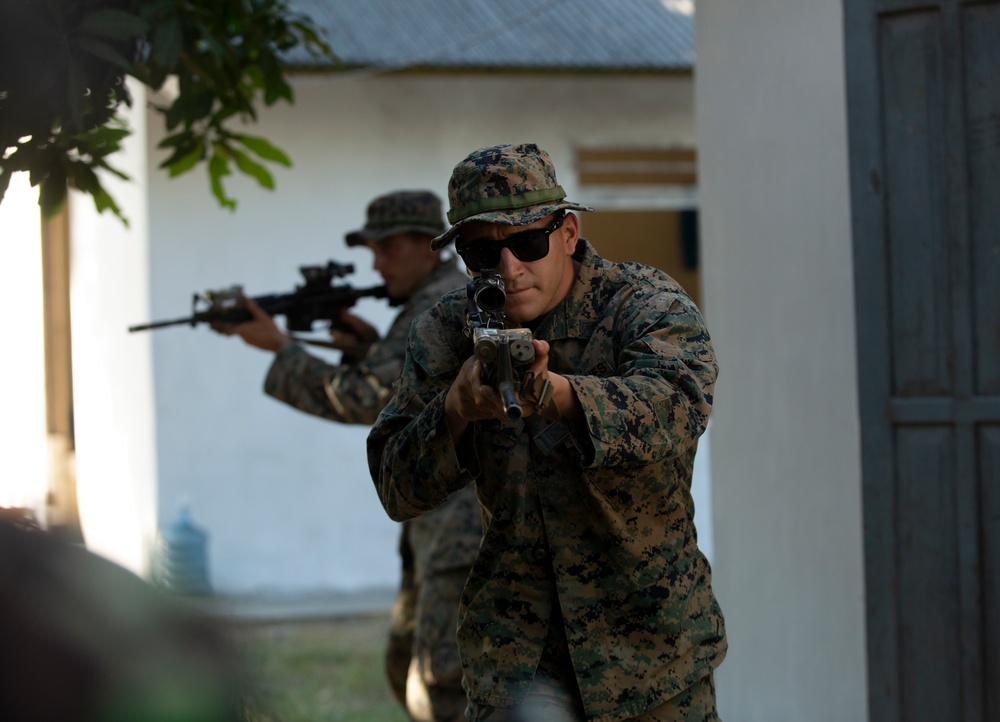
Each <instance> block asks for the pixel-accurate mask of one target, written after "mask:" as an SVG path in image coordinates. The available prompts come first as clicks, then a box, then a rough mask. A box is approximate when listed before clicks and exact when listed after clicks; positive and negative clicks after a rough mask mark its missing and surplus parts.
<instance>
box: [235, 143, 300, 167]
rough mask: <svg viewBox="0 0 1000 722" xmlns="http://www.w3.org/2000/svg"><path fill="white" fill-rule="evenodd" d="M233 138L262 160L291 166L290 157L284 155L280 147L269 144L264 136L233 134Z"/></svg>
mask: <svg viewBox="0 0 1000 722" xmlns="http://www.w3.org/2000/svg"><path fill="white" fill-rule="evenodd" d="M233 139H234V140H236V141H238V142H240V143H242V144H243V145H244V146H245V147H246V148H248V149H249V150H251V151H253V152H254V153H256V154H257V155H258V156H260V157H261V158H263V159H264V160H269V161H272V162H274V163H280V164H281V165H283V166H285V167H286V168H291V167H292V161H291V159H290V158H289V157H288V156H287V155H285V153H284V152H283V151H282V150H281V149H280V148H276V147H275V146H273V145H271V144H270V143H269V142H268V141H266V140H265V139H264V138H259V137H257V136H253V135H234V136H233Z"/></svg>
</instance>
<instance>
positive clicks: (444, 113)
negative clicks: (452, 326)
mask: <svg viewBox="0 0 1000 722" xmlns="http://www.w3.org/2000/svg"><path fill="white" fill-rule="evenodd" d="M295 90H296V102H295V105H294V106H291V107H287V106H277V107H275V108H273V109H270V110H268V111H266V112H264V113H263V114H262V116H261V122H260V124H259V125H258V126H254V127H252V128H248V129H247V132H249V133H252V134H259V135H263V136H265V137H267V138H269V139H270V140H272V141H273V142H274V143H276V144H278V145H279V146H281V147H282V148H283V149H284V150H285V151H287V152H288V153H289V154H290V155H291V157H292V159H293V161H294V164H295V165H294V168H293V169H292V170H290V171H285V170H283V169H280V168H279V169H277V170H276V171H275V177H276V180H277V184H278V187H277V190H276V191H275V192H266V191H264V190H261V189H259V188H257V187H256V186H255V185H254V184H253V183H252V182H251V181H245V180H243V179H238V178H235V177H232V178H230V179H229V180H228V181H227V188H228V189H229V190H230V192H231V193H233V194H234V195H236V197H237V198H238V200H239V208H238V211H237V212H236V213H230V212H229V211H226V210H223V209H220V208H219V207H218V206H217V205H216V204H215V202H214V200H213V199H212V198H211V197H210V195H209V194H208V185H207V179H206V177H205V173H204V171H203V170H202V169H198V170H196V171H194V172H192V173H191V174H189V175H187V176H182V177H181V178H178V179H174V180H168V179H167V178H166V177H165V176H164V175H163V174H162V173H160V172H156V173H154V174H152V175H151V176H150V178H149V194H148V197H149V211H150V216H149V226H150V229H149V232H150V255H149V266H148V273H149V278H150V305H151V309H150V313H151V316H152V318H171V317H177V316H183V315H186V314H187V313H188V312H189V304H190V298H191V295H192V293H193V292H195V291H203V290H205V289H215V288H220V287H225V286H228V285H230V284H232V283H242V284H243V285H244V287H245V290H246V291H247V292H248V293H250V294H262V293H270V292H274V291H280V290H290V289H291V288H292V286H293V285H294V284H295V283H296V282H297V280H298V277H297V271H296V268H297V266H298V265H300V264H306V263H310V264H311V263H320V262H324V261H325V260H327V259H330V258H334V259H337V260H340V261H347V262H352V263H354V264H355V265H356V267H357V269H358V272H357V273H355V274H354V275H353V276H352V277H351V278H350V279H349V280H350V282H351V283H352V284H354V285H369V284H372V283H376V282H377V278H378V277H377V275H376V274H374V272H372V271H371V270H370V263H371V258H370V254H369V253H368V251H367V250H365V249H355V250H350V251H349V250H348V249H346V247H345V246H344V244H343V234H344V233H345V232H346V231H349V230H353V229H356V228H358V227H360V225H361V224H362V223H363V221H364V209H365V206H366V205H367V203H368V201H369V200H370V199H371V198H372V197H374V196H375V195H378V194H380V193H382V192H385V191H388V190H392V189H397V188H424V187H426V188H430V189H431V190H434V191H436V192H437V193H439V194H440V195H441V196H442V197H444V196H445V193H446V185H447V181H448V177H449V175H450V173H451V169H452V167H453V166H454V165H455V163H457V162H458V161H459V160H461V158H462V157H464V156H465V155H466V154H467V153H468V152H469V151H471V150H473V149H475V148H478V147H482V146H485V145H492V144H495V143H501V142H521V141H534V142H537V143H539V144H540V145H541V146H542V147H543V148H545V149H546V150H548V151H549V152H550V153H551V155H552V156H553V158H554V160H555V163H556V166H557V169H558V171H559V179H560V181H561V182H562V183H563V185H564V187H566V189H567V192H568V194H569V196H570V198H574V199H576V197H577V189H576V183H575V174H574V169H573V150H574V148H576V147H579V146H618V147H629V146H661V147H662V146H671V145H684V146H691V145H692V144H693V143H694V125H693V108H692V98H693V83H692V80H691V79H690V78H647V79H622V78H605V79H587V78H569V77H559V78H550V79H544V78H531V77H527V76H525V77H520V76H519V77H508V78H505V77H494V76H469V77H463V78H458V79H455V78H446V77H417V76H406V77H398V78H393V77H377V76H367V75H364V74H360V75H355V76H334V77H305V78H301V79H299V81H298V82H296V86H295ZM154 124H159V119H158V118H154V119H152V120H151V121H150V129H151V130H150V140H149V147H150V150H149V152H150V158H151V161H150V163H151V164H153V163H157V162H159V160H160V159H162V157H163V155H162V152H160V151H157V150H156V149H155V144H156V142H157V140H158V138H157V136H156V133H155V132H154V131H153V127H154ZM584 229H586V221H585V219H584ZM357 310H358V312H359V313H361V314H363V315H366V316H368V317H369V318H371V319H374V320H376V321H377V322H378V323H379V324H380V325H381V326H382V327H383V328H385V327H387V326H388V323H389V321H390V320H391V316H392V313H391V311H390V310H389V309H387V308H386V307H385V306H384V305H383V304H382V302H377V301H371V302H362V303H361V304H359V306H358V309H357ZM148 318H149V316H148V315H147V312H146V309H145V308H143V307H137V308H136V310H135V313H134V314H133V315H132V316H131V317H130V318H129V319H128V322H129V323H140V322H144V321H146V320H147V319H148ZM145 336H146V337H149V336H151V337H152V349H153V367H154V372H155V399H156V402H155V425H156V430H157V435H156V448H157V450H158V460H159V461H158V467H157V470H158V474H157V476H158V489H159V491H158V508H159V512H158V518H159V522H160V523H161V524H165V523H168V522H169V521H170V520H171V519H172V518H173V516H174V515H175V514H176V512H177V510H178V508H179V506H180V505H181V504H182V503H184V502H185V501H186V502H187V503H189V504H190V507H191V512H192V514H193V517H194V519H195V521H196V523H199V524H200V525H202V526H203V527H205V528H206V530H207V531H208V532H209V534H210V547H209V551H210V564H211V573H212V581H213V583H214V585H215V587H216V589H217V590H219V591H222V592H225V593H229V594H258V593H281V594H305V593H310V592H315V591H321V590H335V591H345V592H359V591H362V590H365V589H372V588H379V587H392V586H394V585H395V584H396V581H397V578H398V561H397V556H396V551H395V547H396V536H397V527H396V525H395V524H393V523H392V522H390V521H389V520H388V519H387V517H386V516H385V513H384V511H383V510H382V508H381V505H380V504H379V502H378V500H377V497H376V495H375V491H374V488H373V486H372V483H371V480H370V477H369V474H368V470H367V465H366V461H365V458H364V443H365V438H366V436H367V431H368V430H367V428H366V427H345V426H342V425H337V424H331V423H329V422H325V421H323V420H320V419H315V418H312V417H309V416H306V415H304V414H301V413H300V412H297V411H295V410H293V409H291V408H289V407H287V406H284V405H282V404H279V403H278V402H275V401H273V400H272V399H269V398H268V397H265V396H264V395H263V393H262V391H261V386H262V382H263V378H264V374H265V372H266V369H267V367H268V365H269V363H270V355H269V354H265V353H263V352H260V351H258V350H256V349H252V348H249V347H246V346H244V345H243V344H242V342H241V341H239V339H234V338H224V337H220V336H218V335H215V334H213V333H212V332H210V331H209V330H207V329H205V328H199V329H197V330H192V329H190V328H186V327H180V328H174V329H164V330H160V331H155V332H152V333H150V334H146V335H145ZM129 341H130V342H131V343H135V344H137V345H138V344H143V343H147V342H148V341H147V338H145V337H144V338H139V337H137V336H134V335H133V337H132V338H130V339H129ZM317 353H321V352H317Z"/></svg>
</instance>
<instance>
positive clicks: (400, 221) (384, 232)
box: [344, 191, 446, 246]
mask: <svg viewBox="0 0 1000 722" xmlns="http://www.w3.org/2000/svg"><path fill="white" fill-rule="evenodd" d="M445 228H446V226H445V223H444V215H443V214H442V211H441V199H440V198H438V197H437V195H435V194H434V193H431V192H430V191H396V192H394V193H387V194H386V195H384V196H379V197H378V198H376V199H375V200H373V201H372V202H371V203H369V204H368V221H367V222H366V223H365V227H364V228H362V229H361V230H358V231H352V232H351V233H348V234H346V235H345V236H344V240H345V241H346V242H347V245H348V246H363V245H364V244H365V243H366V242H367V241H379V240H382V239H383V238H388V237H389V236H393V235H396V234H397V233H426V234H427V235H428V236H436V235H438V234H439V233H441V232H442V231H443V230H444V229H445Z"/></svg>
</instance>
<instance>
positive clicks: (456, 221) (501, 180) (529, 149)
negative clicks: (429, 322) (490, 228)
mask: <svg viewBox="0 0 1000 722" xmlns="http://www.w3.org/2000/svg"><path fill="white" fill-rule="evenodd" d="M448 202H449V203H450V205H451V209H450V210H449V211H448V221H449V222H450V223H451V224H452V226H451V228H449V229H448V231H447V232H445V233H442V234H441V235H439V236H438V237H437V238H435V239H434V240H432V241H431V248H432V249H434V250H435V251H437V250H440V249H442V248H444V247H445V246H446V245H448V244H449V243H450V242H451V241H452V240H454V238H455V236H456V235H458V232H459V230H460V229H461V228H462V226H463V225H465V224H466V223H468V222H469V221H485V222H487V223H500V224H502V225H505V226H523V225H526V224H528V223H534V222H535V221H537V220H538V219H539V218H544V217H545V216H547V215H549V214H550V213H554V212H555V211H558V210H563V209H568V210H574V211H592V210H594V209H593V208H590V207H588V206H584V205H580V204H579V203H572V202H570V201H567V200H566V192H565V191H564V190H563V188H562V186H561V185H559V183H558V181H557V180H556V169H555V167H554V166H553V165H552V159H551V158H549V154H548V153H546V152H545V151H544V150H542V149H541V148H539V147H538V146H537V145H535V144H534V143H521V144H518V145H494V146H491V147H489V148H480V149H479V150H476V151H473V152H472V153H470V154H469V155H467V156H466V157H465V159H464V160H462V162H460V163H459V164H458V165H456V166H455V169H454V170H453V171H452V173H451V180H450V181H449V182H448Z"/></svg>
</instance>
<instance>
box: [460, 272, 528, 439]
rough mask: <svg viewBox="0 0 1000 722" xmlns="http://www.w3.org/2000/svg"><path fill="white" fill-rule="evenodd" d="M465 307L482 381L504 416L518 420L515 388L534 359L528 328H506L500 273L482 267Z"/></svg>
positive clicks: (503, 292)
mask: <svg viewBox="0 0 1000 722" xmlns="http://www.w3.org/2000/svg"><path fill="white" fill-rule="evenodd" d="M466 291H467V294H468V309H467V311H466V314H465V320H466V327H465V329H464V332H465V335H466V336H467V337H469V338H471V339H472V352H473V354H475V356H476V358H478V359H479V360H480V361H481V362H482V364H483V382H484V383H487V384H489V385H490V386H491V387H492V388H493V389H494V390H495V391H496V392H497V394H499V396H500V400H501V401H502V402H503V406H504V411H505V412H506V414H507V418H508V419H510V420H511V421H517V420H518V419H520V418H521V414H522V409H521V404H520V403H519V402H518V399H517V393H516V392H515V389H519V388H520V386H521V382H522V381H523V378H522V374H521V371H522V369H523V368H524V367H526V366H528V365H530V364H531V362H532V361H534V360H535V348H534V346H532V345H531V331H529V330H528V329H526V328H507V323H506V314H505V313H504V310H503V308H504V305H505V304H506V302H507V293H506V291H505V290H504V285H503V280H502V279H501V278H500V274H499V273H496V272H495V271H494V270H493V269H491V268H490V269H487V268H484V269H483V270H482V271H481V272H480V273H478V274H476V275H475V276H474V277H473V278H472V280H471V281H470V282H469V284H468V285H467V286H466Z"/></svg>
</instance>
